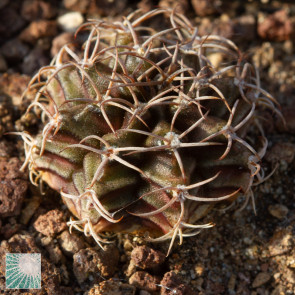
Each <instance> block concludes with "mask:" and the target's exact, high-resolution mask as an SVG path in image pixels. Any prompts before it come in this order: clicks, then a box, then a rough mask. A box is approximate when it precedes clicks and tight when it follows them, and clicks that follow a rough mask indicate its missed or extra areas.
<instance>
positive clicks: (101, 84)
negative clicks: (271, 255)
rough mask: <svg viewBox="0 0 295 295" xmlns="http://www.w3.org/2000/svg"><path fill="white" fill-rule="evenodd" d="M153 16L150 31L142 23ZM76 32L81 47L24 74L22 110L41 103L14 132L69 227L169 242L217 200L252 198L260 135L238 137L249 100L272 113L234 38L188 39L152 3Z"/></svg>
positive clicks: (252, 113) (248, 116) (252, 114)
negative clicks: (218, 59) (39, 123)
mask: <svg viewBox="0 0 295 295" xmlns="http://www.w3.org/2000/svg"><path fill="white" fill-rule="evenodd" d="M159 17H162V18H163V26H164V27H165V28H163V29H162V31H157V30H156V29H155V28H150V27H148V24H149V23H150V19H151V18H159ZM164 19H165V20H164ZM81 30H89V31H90V33H89V38H88V39H87V41H86V42H85V44H84V46H83V49H82V51H81V52H80V53H77V52H74V49H71V48H72V47H71V46H70V45H69V46H65V47H63V48H62V49H61V51H60V53H59V54H58V56H57V57H56V58H55V60H54V62H53V63H52V65H51V66H48V67H44V68H42V69H41V70H40V71H39V73H38V74H37V75H36V76H35V77H34V78H33V79H32V81H31V83H30V85H29V88H32V87H35V88H38V89H39V91H38V94H37V96H36V98H35V100H34V101H33V102H32V104H31V106H30V107H29V109H28V111H30V110H31V109H32V108H34V107H39V108H41V110H42V114H43V120H45V123H44V127H43V130H42V132H41V133H40V134H39V135H37V136H35V137H33V136H31V135H28V134H27V133H23V134H22V137H23V139H24V142H25V151H26V161H25V163H24V167H25V166H26V165H27V164H28V165H29V170H30V172H31V173H30V175H31V179H32V181H33V182H34V183H36V182H37V181H38V180H39V179H40V180H42V181H45V182H46V183H47V184H48V185H49V186H50V187H52V188H53V189H54V190H56V191H59V192H60V193H61V196H62V198H63V200H64V202H65V203H66V205H67V206H68V208H69V210H70V211H71V212H72V214H73V215H74V216H75V218H76V220H71V221H70V222H69V225H70V226H74V227H76V228H77V229H79V230H83V231H84V232H85V234H86V235H92V236H93V237H94V238H95V240H96V241H97V242H98V244H100V245H101V243H103V242H105V240H104V239H103V238H101V236H100V233H102V232H106V231H112V232H131V233H136V234H141V235H145V236H147V233H148V239H149V240H153V241H162V240H166V239H171V244H170V247H169V251H170V249H171V246H172V244H173V241H174V240H175V237H176V236H179V238H180V241H182V237H183V236H193V235H195V234H197V233H198V232H199V231H200V230H201V229H203V228H208V227H211V226H212V224H211V223H209V224H196V221H197V220H200V219H201V218H202V217H204V216H205V215H206V214H207V213H208V211H209V210H210V209H211V208H213V207H214V206H215V205H216V204H217V203H220V202H222V203H224V204H226V203H232V202H233V201H235V200H236V198H237V197H238V196H243V195H244V196H245V198H246V200H247V199H248V198H249V196H252V197H253V195H252V190H251V187H252V184H253V182H259V181H261V180H262V179H263V171H262V169H261V167H260V161H261V158H262V157H263V155H264V152H265V149H266V146H267V141H266V139H265V138H264V137H263V136H262V135H261V136H260V138H258V137H257V138H255V139H254V140H252V141H247V140H246V139H245V138H246V135H247V133H248V130H249V129H250V128H252V133H254V134H255V132H256V131H255V128H256V127H257V126H258V127H259V126H260V125H259V121H258V116H256V114H257V112H258V111H259V108H260V107H268V108H270V109H272V110H274V111H276V112H277V113H279V112H278V111H277V110H276V107H275V104H276V102H275V100H274V99H273V98H272V97H271V95H269V94H268V93H267V92H266V91H264V90H263V89H261V87H260V83H259V77H258V76H257V72H256V69H255V68H254V67H253V66H251V65H250V64H249V63H247V62H246V61H244V60H243V59H242V57H241V55H240V53H239V50H238V48H237V47H236V45H235V44H234V43H232V42H231V41H230V40H227V39H225V38H222V37H218V36H213V35H211V36H206V37H199V36H198V35H197V30H196V28H194V27H193V26H192V25H191V24H190V22H189V21H188V20H187V19H186V18H185V17H184V16H183V15H180V14H178V13H176V12H175V11H170V10H162V9H157V10H154V11H151V12H149V13H146V14H141V13H140V12H136V13H133V14H132V15H130V16H128V17H127V18H126V19H125V20H124V21H123V22H116V23H106V22H102V21H93V22H89V23H86V24H84V25H83V26H82V27H81V28H80V29H79V31H81ZM216 52H219V53H221V54H222V56H223V61H222V63H221V64H220V65H217V66H215V67H214V66H213V65H212V64H211V62H210V58H211V55H212V54H213V53H216ZM64 55H68V58H67V60H69V58H70V61H67V62H64V61H63V60H64ZM45 118H46V119H45ZM256 129H257V130H259V129H260V130H261V128H256ZM256 133H257V132H256ZM252 145H254V147H252Z"/></svg>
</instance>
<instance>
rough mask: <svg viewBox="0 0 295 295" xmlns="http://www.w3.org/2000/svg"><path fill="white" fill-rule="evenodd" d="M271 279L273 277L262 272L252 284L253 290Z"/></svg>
mask: <svg viewBox="0 0 295 295" xmlns="http://www.w3.org/2000/svg"><path fill="white" fill-rule="evenodd" d="M270 279H271V275H270V274H269V273H267V272H260V273H259V274H258V275H257V276H256V278H255V279H254V281H253V283H252V287H253V288H258V287H260V286H262V285H264V284H265V283H267V282H268V281H269V280H270Z"/></svg>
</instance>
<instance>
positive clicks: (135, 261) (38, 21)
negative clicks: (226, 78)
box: [0, 0, 295, 295]
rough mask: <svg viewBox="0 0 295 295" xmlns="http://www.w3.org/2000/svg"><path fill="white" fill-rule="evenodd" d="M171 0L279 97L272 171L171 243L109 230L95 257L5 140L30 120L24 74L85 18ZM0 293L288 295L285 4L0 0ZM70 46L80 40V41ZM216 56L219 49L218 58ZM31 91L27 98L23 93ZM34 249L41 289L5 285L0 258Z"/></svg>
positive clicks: (271, 121)
mask: <svg viewBox="0 0 295 295" xmlns="http://www.w3.org/2000/svg"><path fill="white" fill-rule="evenodd" d="M175 3H179V6H178V9H179V10H181V11H183V12H184V13H185V14H186V15H187V16H188V17H189V18H190V19H191V20H192V21H193V22H194V23H195V24H196V25H198V27H199V34H201V35H206V34H209V33H218V34H221V35H223V36H225V37H227V38H230V39H232V40H233V41H234V42H236V43H237V45H238V46H239V47H240V48H241V50H242V51H243V52H244V53H245V55H246V56H247V58H248V59H249V60H250V61H252V62H253V63H255V64H256V65H257V66H258V67H259V69H260V74H261V83H262V86H263V88H266V89H267V90H268V91H269V92H270V93H272V94H273V95H274V96H275V97H276V98H277V100H278V102H279V103H280V104H281V111H282V113H283V115H284V118H285V121H286V124H283V122H282V120H280V119H279V118H277V116H276V115H275V114H271V113H269V112H266V113H264V114H263V116H264V118H265V123H264V125H265V126H264V127H265V130H266V136H267V138H268V140H269V149H268V152H267V155H266V157H265V160H264V163H263V166H264V169H265V170H266V172H267V173H270V172H271V171H272V170H273V168H274V167H276V170H275V172H274V174H273V175H272V177H271V178H270V179H268V180H267V181H266V182H264V183H263V184H261V185H259V186H258V187H257V188H256V189H255V200H256V211H257V214H256V215H255V214H254V212H253V208H252V206H251V204H249V205H248V206H247V207H246V208H245V209H244V210H243V211H235V212H234V211H227V212H222V211H220V212H217V211H216V212H213V214H212V216H209V217H208V220H210V221H212V219H213V220H214V222H215V223H216V226H215V227H214V228H212V229H208V230H206V231H203V232H202V233H201V234H200V235H198V236H196V237H193V238H189V239H185V240H184V243H183V245H181V246H179V245H175V246H174V248H173V252H172V254H171V255H170V256H169V257H168V258H166V257H165V254H163V253H166V251H167V248H168V245H167V244H165V243H164V244H156V245H155V244H146V243H145V242H144V241H143V240H142V239H140V238H137V237H135V238H134V237H130V236H127V235H119V236H117V237H116V238H115V243H114V244H111V245H110V246H109V247H108V248H107V250H106V251H105V252H103V251H102V250H100V249H99V248H98V247H97V246H96V245H95V243H94V242H93V241H92V240H91V239H88V238H85V237H84V236H83V235H82V234H80V233H79V232H77V231H74V232H73V233H72V234H70V233H69V231H68V227H67V225H66V221H67V220H68V219H69V217H70V214H69V212H68V211H67V209H66V208H65V206H64V205H63V204H62V202H61V200H60V197H59V196H58V194H57V193H55V192H53V191H52V190H49V189H46V191H45V195H41V194H40V191H39V189H38V188H36V187H34V186H32V185H31V184H30V183H29V181H28V175H27V174H28V173H21V172H20V171H19V168H20V167H21V165H22V161H23V160H24V152H23V146H22V142H21V141H20V140H17V139H16V138H15V137H12V136H7V135H5V132H8V131H22V130H24V129H26V128H27V127H28V126H29V127H30V128H35V129H36V130H37V127H38V124H39V118H38V116H37V115H33V114H30V116H26V117H24V116H23V114H24V112H25V110H26V107H27V106H28V100H25V101H22V100H21V94H22V92H23V91H24V90H25V88H26V85H27V84H28V82H29V80H30V78H31V77H32V76H33V75H34V73H36V71H37V70H38V69H39V68H40V67H41V66H44V65H47V64H49V62H50V60H51V58H52V57H53V56H54V55H55V54H56V53H57V52H58V50H59V48H60V47H61V46H62V45H63V44H65V43H68V42H73V41H74V38H73V32H74V31H75V29H76V28H77V26H79V25H80V24H81V23H82V22H83V21H85V20H86V19H88V18H107V17H112V18H118V17H119V18H120V17H121V16H122V15H127V14H128V13H129V12H131V11H132V10H134V9H136V8H138V7H140V8H142V9H145V10H148V9H152V8H154V7H157V6H161V7H171V6H173V5H175ZM0 20H1V21H0V241H1V244H0V293H1V294H63V295H66V294H81V295H82V294H91V295H94V294H96V295H98V294H104V295H107V294H110V295H111V294H112V295H115V294H116V295H129V294H130V295H131V294H140V295H148V294H231V295H234V294H244V295H248V294H249V295H250V294H251V295H256V294H259V295H264V294H265V295H267V294H271V295H282V294H288V295H291V294H295V205H294V204H295V202H294V200H295V199H294V192H295V180H294V179H295V160H294V154H295V49H294V40H295V4H294V1H270V0H269V1H268V0H261V1H258V0H257V1H255V0H252V1H246V0H245V1H238V0H234V1H225V0H207V1H205V0H204V1H203V0H191V1H189V0H179V1H169V0H160V1H157V0H154V1H148V0H142V1H131V0H129V1H128V0H120V1H107V0H101V1H93V0H80V1H78V0H63V1H54V0H52V1H49V0H48V1H46V0H40V1H39V0H14V1H9V0H1V1H0ZM78 41H79V40H78ZM216 58H217V59H218V55H217V56H216ZM30 95H31V96H33V95H34V93H29V94H28V96H30ZM30 252H38V253H41V254H42V289H41V290H20V291H18V290H8V289H5V253H30Z"/></svg>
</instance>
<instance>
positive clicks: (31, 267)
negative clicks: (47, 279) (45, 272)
mask: <svg viewBox="0 0 295 295" xmlns="http://www.w3.org/2000/svg"><path fill="white" fill-rule="evenodd" d="M5 277H6V288H8V289H41V254H40V253H7V254H6V274H5Z"/></svg>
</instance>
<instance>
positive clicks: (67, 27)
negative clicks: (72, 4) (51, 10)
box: [57, 12, 84, 32]
mask: <svg viewBox="0 0 295 295" xmlns="http://www.w3.org/2000/svg"><path fill="white" fill-rule="evenodd" d="M83 21H84V18H83V15H82V14H81V13H80V12H68V13H66V14H64V15H62V16H60V17H59V18H58V19H57V23H58V25H59V26H60V27H61V28H62V30H63V31H65V32H75V31H76V29H77V28H78V27H79V26H80V25H82V23H83Z"/></svg>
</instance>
